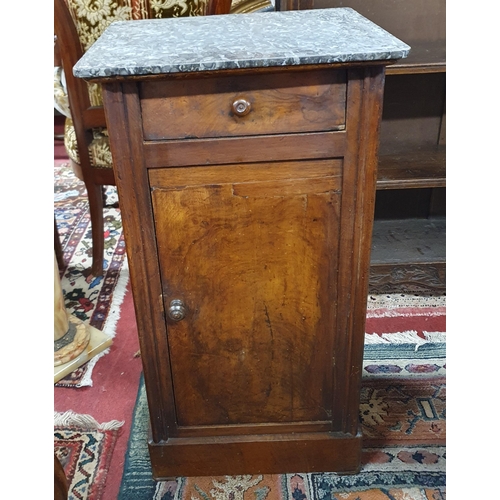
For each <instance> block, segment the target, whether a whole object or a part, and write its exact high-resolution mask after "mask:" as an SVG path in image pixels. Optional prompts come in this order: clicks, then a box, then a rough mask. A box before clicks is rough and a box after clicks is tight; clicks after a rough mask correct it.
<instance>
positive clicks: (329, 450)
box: [149, 432, 362, 481]
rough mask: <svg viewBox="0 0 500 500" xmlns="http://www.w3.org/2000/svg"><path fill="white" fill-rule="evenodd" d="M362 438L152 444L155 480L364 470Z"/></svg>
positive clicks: (323, 435) (332, 435)
mask: <svg viewBox="0 0 500 500" xmlns="http://www.w3.org/2000/svg"><path fill="white" fill-rule="evenodd" d="M361 447H362V435H361V433H358V434H357V435H356V436H352V435H348V434H343V433H340V432H338V433H337V432H314V433H303V434H299V433H292V434H279V435H275V434H273V435H270V434H263V435H248V436H217V437H200V438H171V439H169V440H168V441H166V442H162V443H153V442H152V441H151V440H150V441H149V454H150V458H151V466H152V469H153V477H154V478H155V479H156V480H158V481H162V480H166V479H168V478H171V477H178V476H225V475H231V476H233V475H240V474H285V473H292V472H304V473H306V472H337V473H340V474H356V473H358V472H359V470H360V467H361Z"/></svg>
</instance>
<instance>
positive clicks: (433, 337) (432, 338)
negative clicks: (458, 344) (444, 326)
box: [422, 331, 446, 342]
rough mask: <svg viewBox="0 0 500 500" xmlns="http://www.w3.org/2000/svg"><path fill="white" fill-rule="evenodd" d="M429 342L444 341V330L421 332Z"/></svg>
mask: <svg viewBox="0 0 500 500" xmlns="http://www.w3.org/2000/svg"><path fill="white" fill-rule="evenodd" d="M422 333H423V334H424V337H425V338H426V339H427V340H428V341H429V342H446V332H426V331H424V332H422Z"/></svg>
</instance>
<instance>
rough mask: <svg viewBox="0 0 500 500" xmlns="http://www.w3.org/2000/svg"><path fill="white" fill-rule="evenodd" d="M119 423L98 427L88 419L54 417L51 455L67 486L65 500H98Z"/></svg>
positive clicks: (79, 416)
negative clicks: (66, 498) (60, 468)
mask: <svg viewBox="0 0 500 500" xmlns="http://www.w3.org/2000/svg"><path fill="white" fill-rule="evenodd" d="M122 425H123V422H118V421H116V420H114V421H111V422H107V423H103V424H99V423H98V422H96V421H95V420H94V419H93V418H92V417H91V416H90V415H78V414H76V413H72V412H66V413H54V451H55V454H56V456H57V458H58V459H59V461H60V462H61V464H62V466H63V469H64V473H65V475H66V478H67V480H68V483H69V491H68V499H69V500H83V499H86V500H99V499H100V498H101V497H102V493H103V490H104V485H105V483H106V475H107V473H108V468H109V464H110V460H111V456H112V453H113V448H114V446H115V443H116V439H117V437H118V434H119V432H120V430H121V427H122Z"/></svg>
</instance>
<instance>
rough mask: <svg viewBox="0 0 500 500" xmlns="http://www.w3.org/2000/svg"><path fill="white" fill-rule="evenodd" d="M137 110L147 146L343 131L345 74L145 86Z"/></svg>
mask: <svg viewBox="0 0 500 500" xmlns="http://www.w3.org/2000/svg"><path fill="white" fill-rule="evenodd" d="M141 107H142V119H143V132H144V139H145V140H147V141H157V140H169V139H193V138H210V137H232V136H245V135H263V134H265V135H267V134H283V133H303V132H318V131H330V130H343V129H344V128H345V108H346V73H345V71H342V70H321V71H310V72H297V73H289V74H286V75H285V74H263V75H240V76H237V77H234V76H233V77H227V76H226V77H218V78H203V79H190V80H163V81H156V82H145V83H143V84H142V85H141Z"/></svg>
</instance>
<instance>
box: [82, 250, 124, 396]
mask: <svg viewBox="0 0 500 500" xmlns="http://www.w3.org/2000/svg"><path fill="white" fill-rule="evenodd" d="M128 281H129V272H128V260H127V257H126V256H125V257H124V259H123V263H122V267H121V269H120V275H119V277H118V281H117V283H116V286H115V289H114V290H113V300H112V302H111V306H110V308H109V313H108V317H107V318H106V322H105V323H104V327H103V329H102V331H103V332H104V333H105V334H106V335H109V336H110V337H111V338H113V337H114V336H115V335H116V325H117V324H118V320H119V319H120V311H121V305H122V303H123V300H124V299H125V293H126V291H127V285H128ZM108 353H109V347H108V348H107V349H105V350H104V351H102V352H101V353H99V354H98V355H97V356H94V357H93V358H92V359H91V360H90V361H89V362H88V365H87V371H86V372H85V373H84V375H83V377H82V378H81V380H80V382H79V383H78V384H76V387H78V388H80V387H92V386H93V382H92V372H93V370H94V366H95V365H96V363H97V362H98V361H99V360H100V359H101V358H102V357H103V356H105V355H106V354H108Z"/></svg>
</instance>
